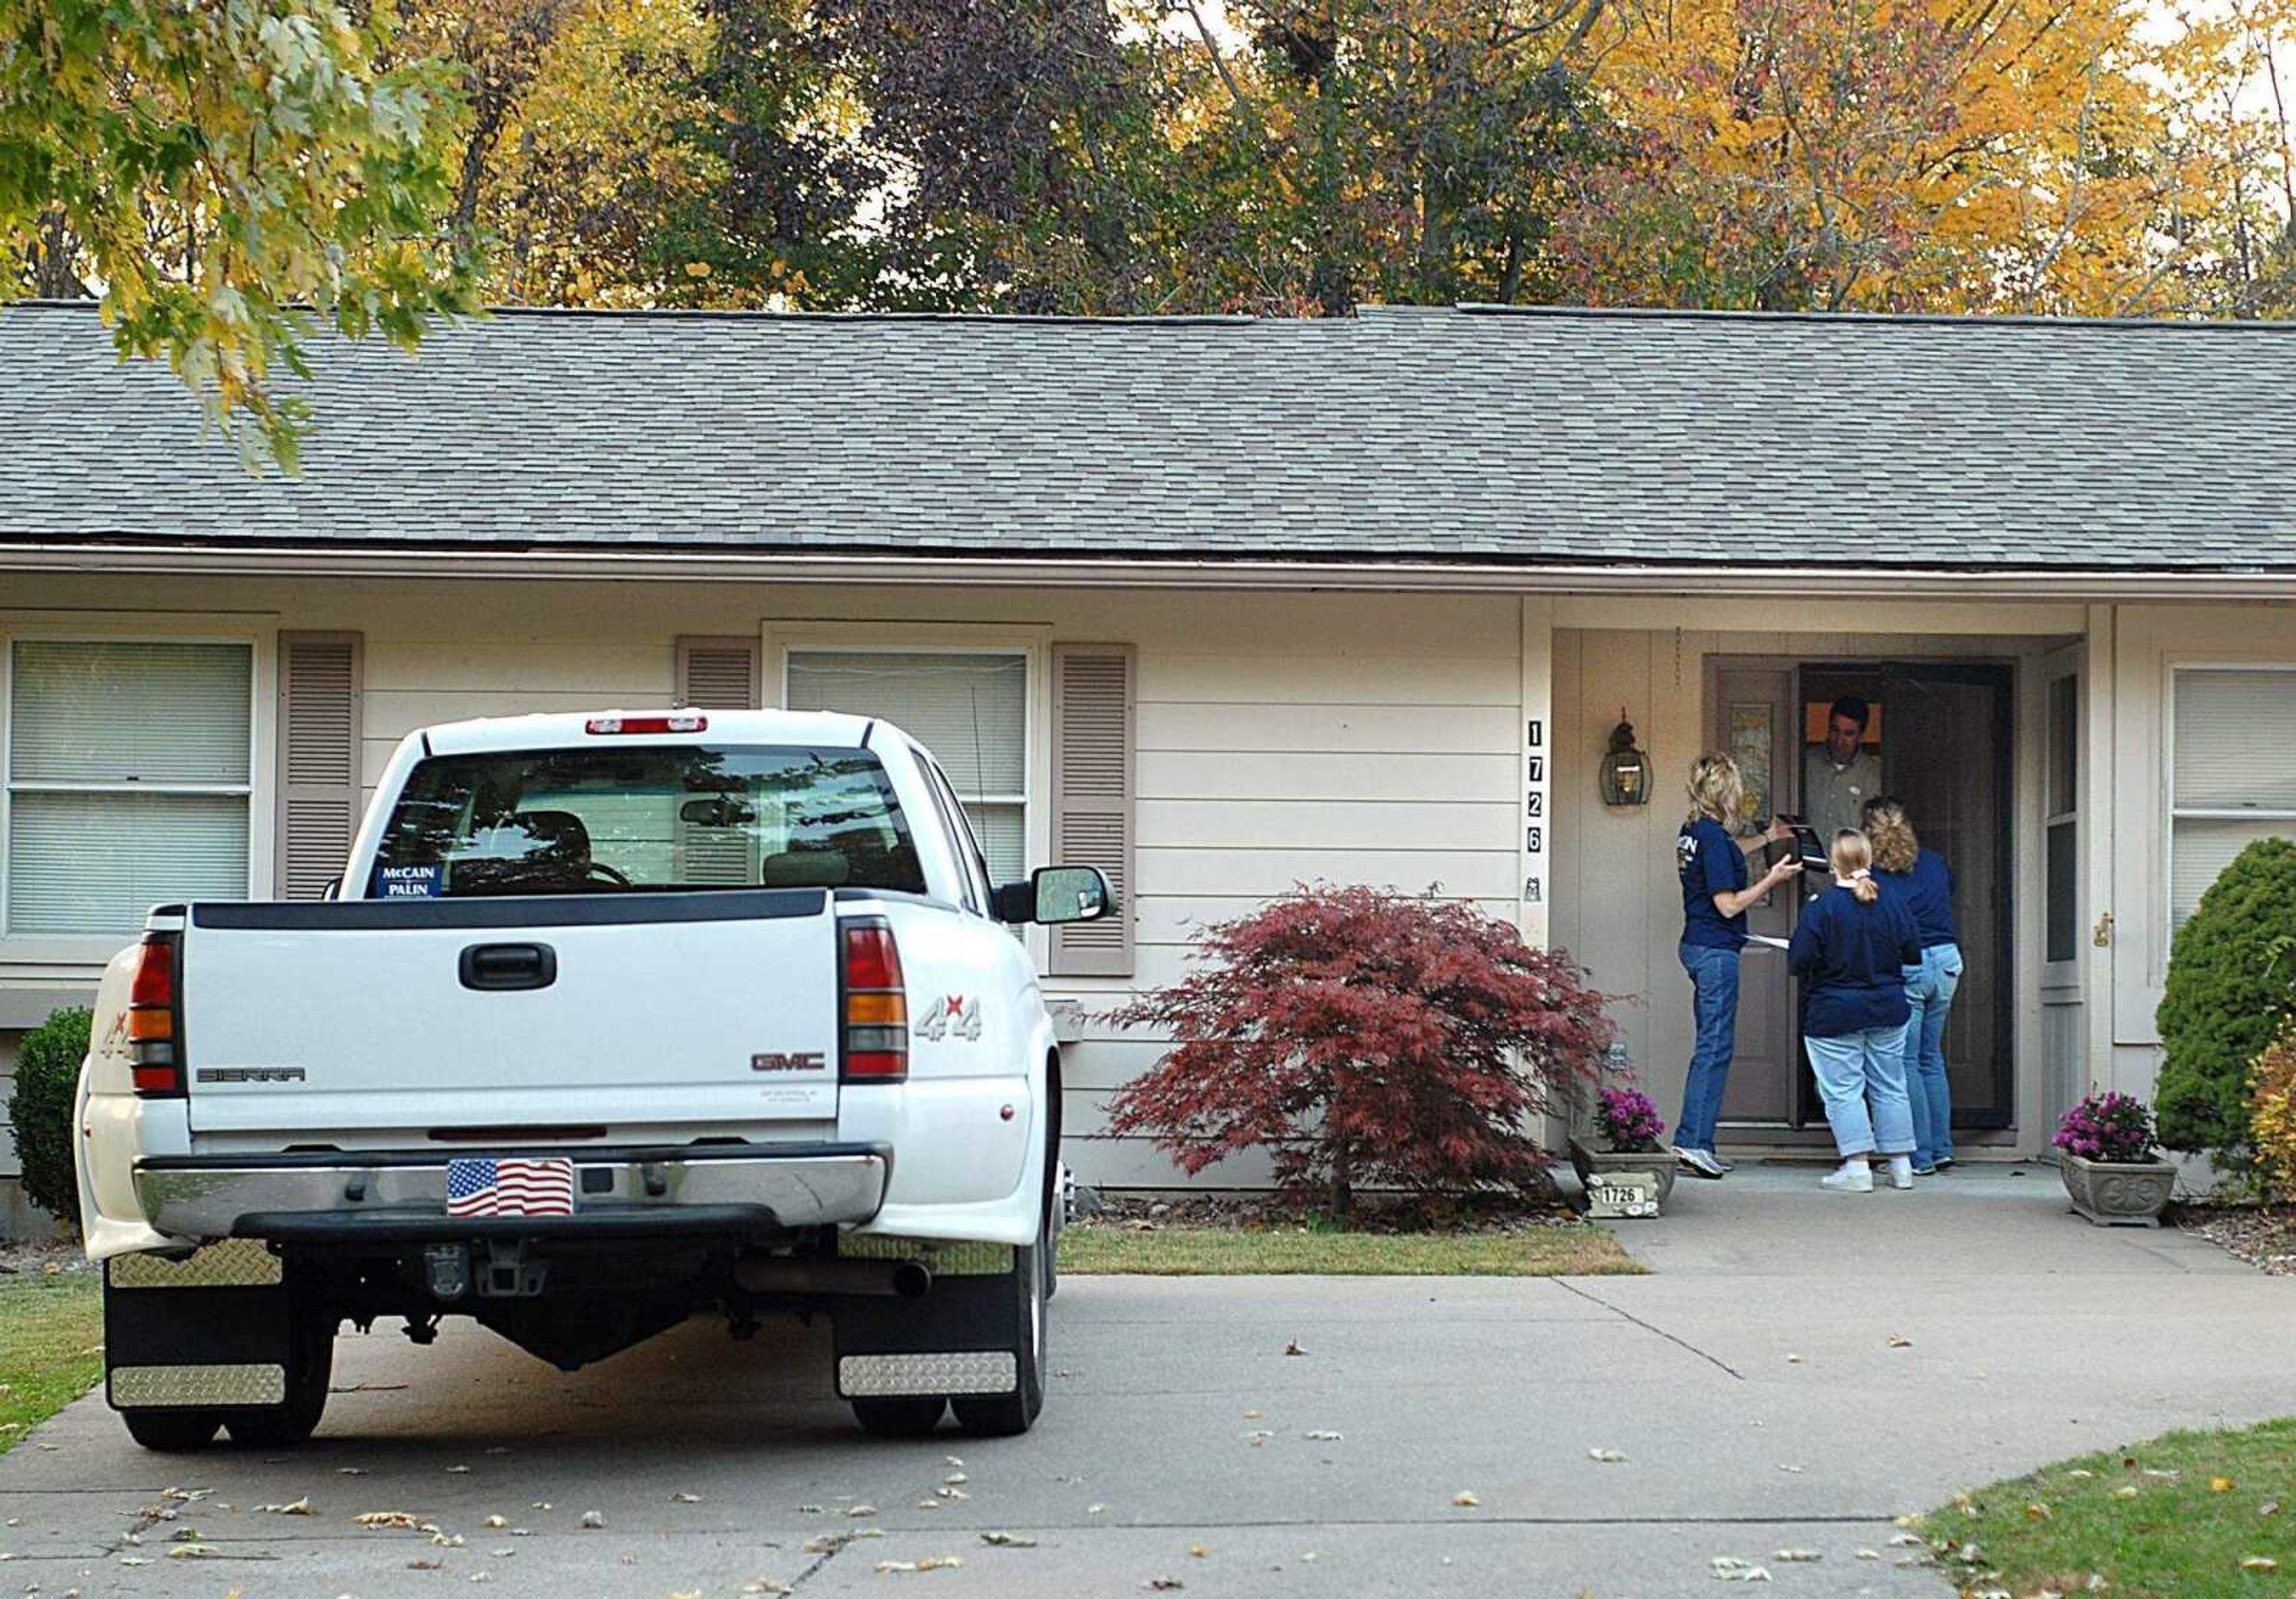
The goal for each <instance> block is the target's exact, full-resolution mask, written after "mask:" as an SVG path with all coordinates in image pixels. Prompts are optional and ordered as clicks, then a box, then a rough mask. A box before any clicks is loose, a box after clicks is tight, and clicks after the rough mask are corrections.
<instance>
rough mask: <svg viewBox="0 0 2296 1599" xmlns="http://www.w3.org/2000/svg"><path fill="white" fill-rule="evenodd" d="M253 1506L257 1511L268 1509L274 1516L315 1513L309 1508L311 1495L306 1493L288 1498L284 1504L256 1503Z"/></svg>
mask: <svg viewBox="0 0 2296 1599" xmlns="http://www.w3.org/2000/svg"><path fill="white" fill-rule="evenodd" d="M255 1508H256V1509H257V1510H258V1511H268V1512H269V1513H271V1514H273V1515H275V1516H307V1515H313V1514H316V1512H314V1511H313V1510H312V1508H311V1496H310V1495H308V1494H305V1495H304V1496H303V1497H301V1498H299V1499H290V1500H288V1501H287V1503H286V1504H284V1505H257V1506H256V1507H255Z"/></svg>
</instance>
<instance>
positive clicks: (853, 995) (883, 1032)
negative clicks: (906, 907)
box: [838, 916, 909, 1083]
mask: <svg viewBox="0 0 2296 1599" xmlns="http://www.w3.org/2000/svg"><path fill="white" fill-rule="evenodd" d="M844 935H845V936H844V944H843V949H844V968H843V974H842V975H843V980H842V981H841V982H840V983H839V985H838V987H839V989H840V992H841V995H842V999H841V1003H842V1005H843V1006H844V1010H845V1014H844V1015H843V1017H842V1018H840V1020H841V1021H842V1022H843V1034H842V1043H843V1049H842V1059H843V1061H844V1071H843V1073H842V1075H843V1076H844V1078H846V1080H847V1081H849V1082H851V1081H856V1080H860V1081H868V1082H880V1083H882V1082H899V1081H900V1080H901V1079H902V1078H906V1077H907V1076H908V1075H909V998H908V995H907V993H906V990H905V989H904V988H902V986H901V951H900V948H899V947H898V945H896V944H895V943H894V942H893V929H892V924H891V923H890V922H887V921H886V920H885V919H884V918H883V917H881V916H865V917H858V918H857V919H855V920H853V921H850V922H847V923H845V928H844Z"/></svg>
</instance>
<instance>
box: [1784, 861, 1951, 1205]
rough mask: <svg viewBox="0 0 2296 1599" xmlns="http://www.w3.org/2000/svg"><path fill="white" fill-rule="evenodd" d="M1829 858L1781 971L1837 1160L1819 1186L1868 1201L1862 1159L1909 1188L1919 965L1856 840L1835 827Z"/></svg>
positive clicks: (1912, 939) (1868, 1171)
mask: <svg viewBox="0 0 2296 1599" xmlns="http://www.w3.org/2000/svg"><path fill="white" fill-rule="evenodd" d="M1828 853H1829V858H1830V860H1831V862H1832V864H1833V886H1832V887H1831V888H1828V889H1826V890H1825V891H1824V892H1822V893H1820V894H1818V895H1817V896H1816V898H1813V899H1812V900H1811V901H1810V902H1809V904H1808V905H1807V906H1804V907H1803V908H1802V914H1801V920H1800V922H1797V923H1796V924H1795V927H1794V931H1793V941H1792V944H1790V945H1789V946H1788V947H1787V949H1786V967H1787V969H1788V970H1789V971H1791V972H1792V973H1793V974H1794V975H1795V976H1796V977H1798V978H1800V979H1801V980H1802V1020H1801V1033H1802V1046H1803V1047H1804V1048H1806V1049H1807V1050H1808V1052H1809V1064H1810V1070H1812V1071H1814V1072H1816V1074H1817V1092H1818V1095H1819V1096H1820V1097H1821V1098H1822V1099H1824V1100H1825V1119H1826V1121H1827V1123H1828V1125H1830V1126H1831V1127H1832V1128H1833V1145H1834V1148H1835V1149H1836V1150H1838V1151H1840V1152H1841V1169H1839V1170H1837V1171H1835V1172H1834V1173H1833V1175H1832V1176H1830V1177H1826V1178H1825V1181H1824V1186H1825V1187H1827V1188H1830V1189H1832V1190H1833V1191H1834V1192H1835V1193H1873V1192H1874V1169H1873V1166H1872V1164H1871V1163H1870V1161H1869V1160H1867V1157H1868V1156H1869V1155H1872V1154H1874V1153H1876V1152H1879V1153H1881V1154H1883V1155H1886V1156H1888V1157H1889V1167H1890V1186H1891V1187H1893V1188H1911V1187H1912V1186H1913V1185H1914V1162H1913V1150H1914V1117H1913V1109H1912V1106H1911V1105H1910V1104H1909V1103H1907V1098H1906V1021H1907V1016H1908V1015H1909V1014H1910V1013H1909V1011H1908V1009H1907V1004H1906V978H1905V970H1906V968H1907V966H1909V965H1918V964H1920V963H1921V941H1920V939H1919V938H1918V937H1917V935H1916V934H1915V928H1914V920H1913V917H1912V916H1911V915H1909V914H1907V911H1906V908H1905V906H1903V905H1901V904H1899V903H1898V901H1897V900H1896V899H1895V898H1883V896H1882V890H1881V888H1880V886H1879V885H1878V884H1876V883H1875V882H1874V847H1873V846H1872V845H1871V844H1870V843H1868V842H1867V841H1866V835H1865V834H1864V833H1862V832H1858V831H1857V829H1855V828H1850V827H1845V828H1843V829H1842V830H1841V832H1837V833H1835V834H1834V835H1833V849H1831V850H1830V851H1829V852H1828ZM1869 1103H1870V1105H1871V1110H1870V1111H1869V1110H1868V1104H1869Z"/></svg>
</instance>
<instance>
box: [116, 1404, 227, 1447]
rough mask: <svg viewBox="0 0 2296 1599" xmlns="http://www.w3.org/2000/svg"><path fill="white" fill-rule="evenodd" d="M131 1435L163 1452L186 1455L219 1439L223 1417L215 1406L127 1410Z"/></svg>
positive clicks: (122, 1416) (123, 1415)
mask: <svg viewBox="0 0 2296 1599" xmlns="http://www.w3.org/2000/svg"><path fill="white" fill-rule="evenodd" d="M119 1419H120V1420H121V1421H123V1422H125V1423H127V1436H128V1437H130V1438H132V1439H135V1441H136V1442H137V1443H139V1444H141V1445H143V1447H145V1448H147V1449H156V1450H158V1451H159V1452H160V1454H162V1455H182V1454H185V1453H188V1452H189V1451H191V1450H193V1449H204V1448H206V1447H208V1446H209V1444H211V1443H213V1442H215V1435H216V1429H217V1427H219V1426H221V1425H222V1424H223V1417H222V1416H221V1415H219V1414H218V1413H217V1412H216V1411H212V1410H123V1411H121V1412H120V1413H119Z"/></svg>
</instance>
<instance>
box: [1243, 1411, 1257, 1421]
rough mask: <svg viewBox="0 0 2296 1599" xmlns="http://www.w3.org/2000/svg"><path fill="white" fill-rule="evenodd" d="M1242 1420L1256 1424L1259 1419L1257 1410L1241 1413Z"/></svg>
mask: <svg viewBox="0 0 2296 1599" xmlns="http://www.w3.org/2000/svg"><path fill="white" fill-rule="evenodd" d="M1243 1419H1244V1420H1245V1421H1247V1422H1256V1421H1258V1420H1259V1412H1258V1411H1257V1410H1247V1411H1245V1412H1244V1413H1243Z"/></svg>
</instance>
